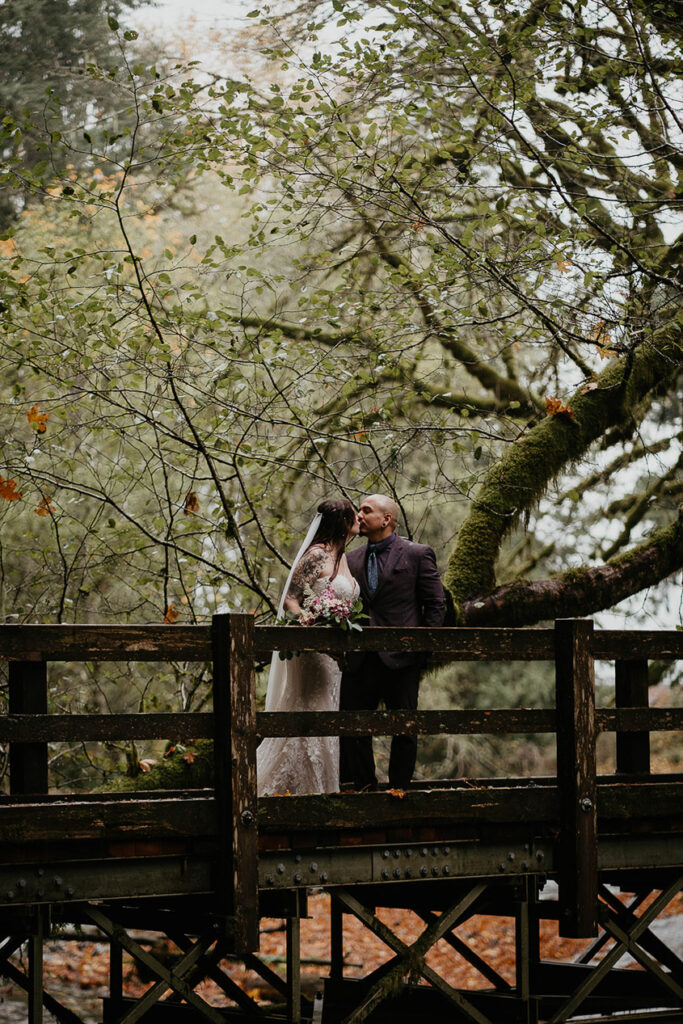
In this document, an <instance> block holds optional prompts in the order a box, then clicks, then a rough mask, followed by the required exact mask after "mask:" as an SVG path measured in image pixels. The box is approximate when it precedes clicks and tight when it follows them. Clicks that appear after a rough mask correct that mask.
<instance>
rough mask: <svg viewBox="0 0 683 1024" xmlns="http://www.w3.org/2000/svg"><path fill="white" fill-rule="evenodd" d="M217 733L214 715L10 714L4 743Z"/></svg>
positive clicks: (0, 738) (3, 720) (4, 722)
mask: <svg viewBox="0 0 683 1024" xmlns="http://www.w3.org/2000/svg"><path fill="white" fill-rule="evenodd" d="M213 733H214V725H213V715H212V714H210V713H206V712H202V713H198V714H189V713H185V714H154V715H148V714H134V715H7V716H1V717H0V743H57V742H59V743H63V742H64V743H73V742H74V741H78V740H93V741H94V740H102V741H103V742H106V741H108V740H176V739H177V740H185V741H188V740H197V739H210V738H211V737H212V736H213Z"/></svg>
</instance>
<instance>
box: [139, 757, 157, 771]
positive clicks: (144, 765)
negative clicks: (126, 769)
mask: <svg viewBox="0 0 683 1024" xmlns="http://www.w3.org/2000/svg"><path fill="white" fill-rule="evenodd" d="M155 764H156V761H155V760H154V758H152V757H146V758H145V759H144V760H143V761H138V768H139V769H140V771H141V772H149V771H151V770H152V768H153V766H154V765H155Z"/></svg>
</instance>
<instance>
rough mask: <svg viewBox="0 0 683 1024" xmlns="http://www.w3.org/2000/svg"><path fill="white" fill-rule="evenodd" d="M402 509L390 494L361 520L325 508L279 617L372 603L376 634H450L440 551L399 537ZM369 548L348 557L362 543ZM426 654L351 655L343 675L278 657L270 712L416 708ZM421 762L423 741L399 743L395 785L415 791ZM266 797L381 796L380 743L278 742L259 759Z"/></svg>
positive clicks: (342, 501)
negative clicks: (430, 629) (442, 629)
mask: <svg viewBox="0 0 683 1024" xmlns="http://www.w3.org/2000/svg"><path fill="white" fill-rule="evenodd" d="M397 524H398V506H397V505H396V502H395V501H393V500H392V499H391V498H389V497H386V496H385V495H383V494H371V495H370V496H369V497H367V498H364V499H363V501H362V502H361V505H360V507H359V509H358V511H356V509H355V508H354V507H353V505H352V504H351V502H350V501H348V500H347V499H346V498H335V499H331V500H327V501H323V502H321V504H320V505H319V506H318V512H317V515H316V516H315V518H314V520H313V522H312V523H311V525H310V527H309V530H308V533H307V535H306V537H305V539H304V542H303V544H302V545H301V547H300V549H299V552H298V554H297V556H296V558H295V559H294V562H293V564H292V568H291V571H290V573H289V576H288V578H287V582H286V584H285V588H284V591H283V593H282V597H281V600H280V606H279V608H278V615H279V616H281V615H282V614H283V612H285V611H288V612H290V613H293V614H294V615H295V616H301V615H302V614H304V613H305V607H304V602H305V600H306V599H308V598H310V597H311V596H312V597H315V596H316V595H320V594H322V592H323V591H329V590H330V589H332V590H333V592H334V594H335V596H336V597H338V598H341V599H342V600H345V601H353V600H355V599H357V598H358V597H361V598H362V600H363V607H364V611H365V612H366V613H367V615H368V616H369V619H370V626H404V627H405V626H441V625H442V624H443V620H444V615H445V611H446V601H445V596H444V590H443V586H442V584H441V577H440V576H439V570H438V569H437V565H436V557H435V555H434V551H433V550H432V548H430V547H428V546H427V545H426V544H415V543H413V542H412V541H408V540H405V539H404V538H403V537H400V536H399V535H398V534H397V533H396V527H397ZM359 534H360V535H361V536H362V537H365V538H366V539H367V544H365V545H362V546H360V547H356V548H354V549H353V550H352V551H350V552H349V554H348V556H347V555H346V553H345V551H346V546H347V544H349V542H350V541H352V540H354V539H355V538H356V537H358V535H359ZM425 657H426V656H425V655H424V654H421V653H420V654H406V653H402V652H397V651H382V652H379V653H375V652H367V653H357V652H352V653H350V654H349V655H348V656H347V664H346V666H345V668H344V670H343V672H342V670H341V668H340V667H339V665H338V664H337V662H336V661H335V660H334V659H333V658H331V657H329V655H327V654H322V653H319V652H317V651H310V652H306V653H303V654H298V655H295V656H294V657H292V658H290V659H289V660H287V661H283V660H281V659H280V658H279V656H278V654H277V652H275V653H274V654H273V658H272V661H271V666H270V674H269V677H268V690H267V693H266V711H337V710H342V711H354V710H355V711H360V710H367V711H374V710H376V709H377V707H379V704H380V703H381V702H384V704H385V706H386V707H387V708H388V709H390V710H396V709H399V708H405V709H408V710H414V709H415V708H417V694H418V687H419V683H420V674H421V671H422V667H423V665H424V661H425ZM416 754H417V739H416V738H415V737H414V736H394V737H393V739H392V743H391V754H390V758H389V785H390V787H391V788H392V789H406V788H407V786H408V784H409V783H410V780H411V778H412V776H413V771H414V769H415V758H416ZM257 776H258V792H259V795H260V796H266V795H271V796H274V795H276V794H280V795H282V794H285V793H289V794H292V795H295V794H302V793H337V792H339V790H340V787H341V788H344V789H351V790H369V789H376V788H377V776H376V774H375V761H374V756H373V751H372V737H371V736H359V737H355V736H354V737H342V738H341V739H340V738H339V737H337V736H312V737H298V736H287V737H279V736H271V737H267V738H266V739H264V740H263V741H262V743H261V745H260V746H259V748H258V752H257Z"/></svg>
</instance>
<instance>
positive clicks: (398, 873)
mask: <svg viewBox="0 0 683 1024" xmlns="http://www.w3.org/2000/svg"><path fill="white" fill-rule="evenodd" d="M400 877H401V869H400V868H394V878H400Z"/></svg>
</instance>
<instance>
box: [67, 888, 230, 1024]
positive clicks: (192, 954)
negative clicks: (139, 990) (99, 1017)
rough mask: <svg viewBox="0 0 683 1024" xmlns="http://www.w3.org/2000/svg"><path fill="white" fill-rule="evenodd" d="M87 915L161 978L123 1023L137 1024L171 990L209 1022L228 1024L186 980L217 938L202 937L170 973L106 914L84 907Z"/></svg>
mask: <svg viewBox="0 0 683 1024" xmlns="http://www.w3.org/2000/svg"><path fill="white" fill-rule="evenodd" d="M83 909H84V910H85V913H86V914H87V916H88V917H89V918H90V920H91V921H92V922H93V923H94V924H96V925H97V927H98V928H100V929H101V930H102V931H103V932H104V934H105V935H108V936H109V938H110V939H113V940H114V941H116V942H118V943H119V945H120V946H121V947H122V948H123V949H125V950H126V952H127V953H130V955H131V956H132V957H133V958H134V959H135V960H137V961H138V962H139V963H142V964H144V965H145V967H147V969H148V970H149V971H151V973H152V974H154V975H156V977H157V978H159V981H157V982H156V983H155V984H154V985H152V987H151V988H150V989H148V991H147V992H146V993H145V994H144V996H142V998H141V999H139V1000H138V1001H137V1003H136V1004H135V1006H133V1007H132V1008H131V1009H130V1010H129V1012H128V1013H127V1014H125V1015H124V1016H123V1017H122V1018H121V1020H120V1021H119V1024H134V1022H135V1021H138V1020H140V1018H141V1017H142V1016H143V1015H144V1014H145V1013H146V1012H147V1011H148V1010H149V1008H150V1006H153V1005H154V1003H157V1002H158V1001H159V1000H160V999H161V997H162V996H163V995H164V993H165V992H167V991H168V990H169V989H172V990H173V991H174V992H177V993H178V995H179V996H181V998H182V999H184V1000H185V1002H187V1003H189V1004H190V1006H193V1007H194V1009H195V1010H197V1012H198V1013H200V1014H201V1015H202V1016H203V1017H205V1018H206V1020H210V1021H212V1022H213V1024H225V1017H224V1015H223V1014H222V1013H220V1011H219V1010H217V1009H216V1008H215V1007H213V1006H211V1005H210V1003H207V1002H206V1001H205V1000H204V999H202V998H201V996H198V995H197V993H196V992H195V991H194V990H193V988H192V987H191V986H190V985H188V984H187V982H186V981H185V976H186V975H188V974H189V973H190V972H191V971H192V970H193V968H194V967H195V965H196V964H197V963H198V961H199V960H200V959H201V958H202V957H203V956H204V954H205V953H206V951H207V950H208V949H209V948H210V947H211V946H212V945H213V943H214V942H215V941H216V937H215V936H214V935H206V936H202V937H201V938H200V939H198V940H197V942H196V943H195V944H194V945H193V946H192V947H191V948H190V950H189V952H187V953H186V954H185V956H183V957H182V958H181V959H180V960H179V961H178V962H177V963H176V964H174V965H173V968H172V969H171V970H169V969H168V968H167V967H165V966H164V965H163V964H162V963H160V962H159V961H158V960H157V959H156V957H154V956H152V954H151V953H148V952H147V951H146V950H145V949H143V948H142V946H140V945H139V944H138V943H137V942H136V941H135V939H133V938H131V936H130V935H129V934H128V932H127V931H126V930H125V928H122V927H120V926H119V925H117V924H115V923H114V922H113V921H111V920H110V919H109V918H108V917H106V915H105V914H103V913H102V911H101V910H99V909H98V908H97V907H93V906H90V905H87V906H85V907H84V908H83Z"/></svg>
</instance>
